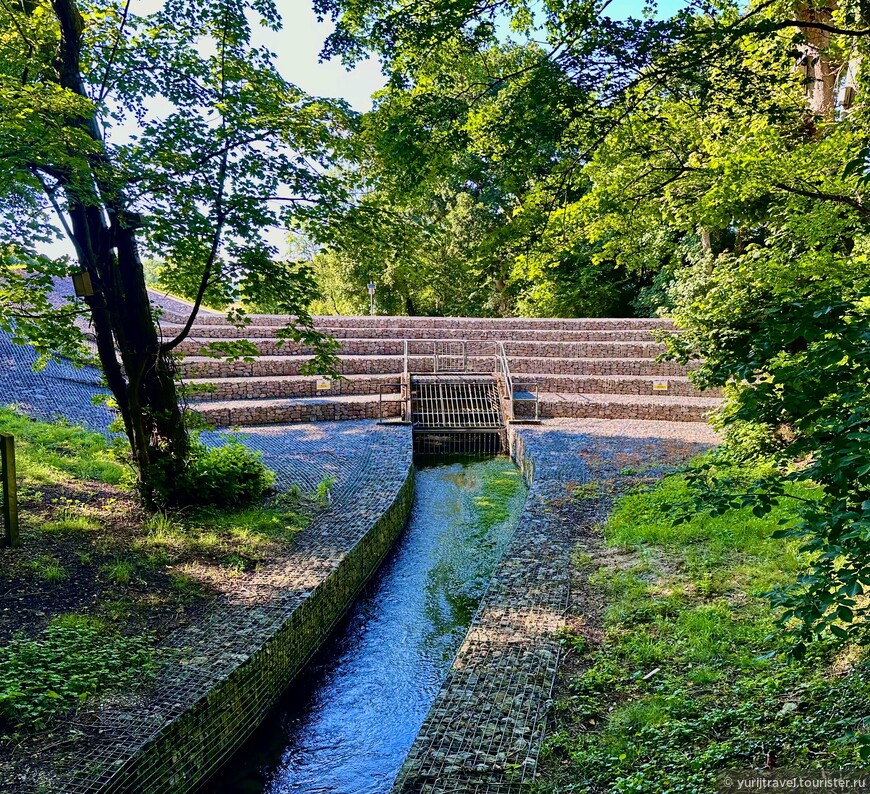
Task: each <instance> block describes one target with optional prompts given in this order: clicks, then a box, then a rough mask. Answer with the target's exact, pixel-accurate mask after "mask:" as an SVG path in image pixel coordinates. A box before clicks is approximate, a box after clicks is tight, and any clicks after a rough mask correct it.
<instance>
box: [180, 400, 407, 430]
mask: <svg viewBox="0 0 870 794" xmlns="http://www.w3.org/2000/svg"><path fill="white" fill-rule="evenodd" d="M399 397H400V395H398V394H389V395H384V399H383V406H381V405H379V400H378V398H377V397H374V398H373V397H372V396H371V395H368V394H362V395H359V394H352V395H340V396H336V397H301V398H294V399H277V400H221V401H205V402H200V403H195V404H194V405H193V407H194V408H195V410H196V411H197V413H198V414H200V416H202V417H203V418H204V419H206V420H207V421H209V422H211V423H212V424H214V425H215V426H216V427H233V426H236V425H273V424H287V423H291V422H331V421H338V420H345V419H378V418H379V417H380V415H381V407H382V408H383V416H384V418H394V417H398V416H400V415H401V402H400V400H399Z"/></svg>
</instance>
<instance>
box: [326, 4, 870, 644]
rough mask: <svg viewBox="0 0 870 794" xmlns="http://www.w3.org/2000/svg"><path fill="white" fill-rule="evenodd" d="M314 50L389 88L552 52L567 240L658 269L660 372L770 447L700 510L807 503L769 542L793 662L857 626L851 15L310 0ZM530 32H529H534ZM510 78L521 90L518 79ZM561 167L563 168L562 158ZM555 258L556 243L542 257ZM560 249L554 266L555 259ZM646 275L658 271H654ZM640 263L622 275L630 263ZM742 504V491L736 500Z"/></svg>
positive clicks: (863, 321) (865, 29)
mask: <svg viewBox="0 0 870 794" xmlns="http://www.w3.org/2000/svg"><path fill="white" fill-rule="evenodd" d="M322 8H323V10H324V11H325V12H326V11H329V12H331V13H333V14H334V17H335V19H336V21H337V23H338V26H337V28H336V33H335V35H334V37H333V38H332V40H331V41H330V42H329V45H328V47H329V50H330V51H334V52H339V53H342V54H344V55H345V56H346V57H349V58H354V57H359V56H360V54H361V53H362V52H364V51H365V49H366V48H374V49H376V50H377V51H378V52H379V54H380V55H381V57H382V58H385V59H386V62H387V63H388V64H389V65H390V66H391V67H392V70H393V79H394V81H395V82H397V83H401V82H402V81H410V82H413V81H414V79H415V75H416V70H417V69H418V68H419V64H420V63H422V62H425V61H426V59H428V58H430V57H432V54H431V53H432V52H433V51H438V50H439V48H444V47H446V46H450V45H451V43H453V42H456V41H461V42H464V43H465V44H467V45H468V46H478V45H479V43H480V42H481V41H483V42H486V46H489V44H490V43H491V42H492V41H493V39H494V38H495V37H496V34H495V32H496V31H497V29H498V26H497V23H498V22H499V21H500V20H502V21H503V20H504V19H508V20H510V21H511V22H512V24H513V27H514V29H515V30H526V31H530V30H537V31H538V32H539V34H540V35H542V36H544V37H546V38H547V41H548V44H549V49H548V50H547V53H546V61H547V62H548V63H547V64H546V65H544V64H543V59H542V67H541V68H548V69H549V68H551V66H550V65H551V64H555V65H556V67H557V68H558V69H559V70H561V72H562V73H563V74H564V75H565V82H566V84H569V85H571V86H572V88H573V89H574V93H573V94H572V99H571V100H570V114H571V117H572V119H574V120H575V122H576V123H575V124H574V125H573V126H571V127H569V128H567V131H568V132H570V134H571V136H572V137H573V138H575V139H576V140H580V141H582V147H580V148H578V149H576V150H575V151H574V153H573V156H568V157H565V158H561V159H560V161H559V163H558V164H557V165H556V166H555V167H554V169H553V173H554V174H556V173H561V174H562V175H563V178H564V179H565V181H566V182H568V183H570V184H581V183H582V180H583V179H585V180H586V182H587V188H586V189H585V190H584V191H580V192H579V193H580V194H579V195H575V196H573V197H572V198H569V199H568V200H565V201H561V202H559V203H558V205H557V212H556V213H554V214H553V215H554V217H559V216H561V217H562V219H563V220H564V221H565V232H566V236H564V237H563V238H562V239H563V240H565V241H567V242H568V243H570V242H571V241H574V240H576V241H585V242H586V243H587V244H594V245H596V246H599V251H600V255H603V256H604V257H608V256H609V257H612V258H613V259H614V260H615V261H616V262H620V263H622V264H623V265H624V266H625V267H636V266H637V264H643V263H647V264H652V263H655V262H657V263H658V265H659V266H660V267H661V268H662V270H661V271H660V272H661V273H663V274H664V275H665V276H666V277H667V278H668V279H669V280H670V284H665V283H663V282H662V281H661V280H660V281H659V283H658V288H659V289H661V288H665V289H666V290H667V292H668V293H669V294H668V297H667V299H668V301H669V303H670V306H671V307H672V311H673V314H674V316H675V317H676V319H677V321H678V323H679V324H680V325H681V326H682V328H683V329H684V333H683V334H682V335H680V336H679V337H677V338H675V339H673V340H671V342H670V344H671V350H672V354H673V355H675V356H677V357H678V358H681V359H682V360H684V361H688V360H699V363H700V369H699V370H698V372H697V375H696V376H695V377H696V382H697V383H699V385H701V386H722V387H724V388H725V389H726V394H727V398H728V401H727V407H726V410H725V412H724V413H723V415H722V417H721V422H722V423H723V426H724V428H725V431H726V435H727V436H728V437H729V438H730V439H733V440H734V442H735V443H733V445H732V447H733V449H738V448H739V446H740V445H739V444H737V443H736V441H737V439H738V438H739V437H741V436H742V437H743V438H744V439H745V437H746V435H747V429H749V430H750V431H751V432H752V433H754V434H755V435H756V437H761V438H763V441H764V449H765V452H766V453H768V454H772V455H773V457H774V459H775V461H776V463H777V464H778V472H779V474H778V476H777V477H775V478H772V479H767V480H765V481H763V482H759V483H755V484H750V485H749V487H748V488H747V487H744V486H745V484H741V483H735V482H732V481H728V480H724V481H723V480H721V479H720V478H719V477H718V472H717V470H716V466H715V465H713V466H711V467H707V468H705V469H703V470H702V471H700V472H699V473H698V474H697V477H696V482H697V484H698V486H699V489H698V492H699V498H700V499H701V501H702V503H704V504H706V505H708V506H709V507H711V508H712V509H714V510H726V509H730V508H731V507H734V506H747V505H751V506H752V507H753V509H754V510H755V511H756V512H757V513H759V514H764V513H765V512H766V511H768V510H769V509H770V507H771V506H772V505H773V504H775V503H776V502H777V501H778V500H782V499H788V498H793V494H791V493H790V491H789V488H788V482H789V481H790V480H791V481H800V482H802V483H804V484H805V485H806V484H808V485H810V486H815V492H816V493H817V494H818V496H817V498H813V499H810V500H807V501H803V502H801V503H800V505H801V506H800V508H799V509H798V510H797V511H796V514H797V516H798V518H797V520H796V522H795V523H794V525H792V526H788V527H784V528H783V533H784V534H789V535H793V536H796V537H798V538H800V539H801V541H802V542H803V546H804V549H805V550H806V551H807V552H809V560H810V561H809V564H808V569H807V571H806V572H805V574H804V575H802V576H801V577H800V579H799V581H797V582H795V583H794V585H793V586H792V587H790V588H786V589H784V590H783V591H780V592H777V593H775V594H774V599H775V601H776V603H777V604H778V605H780V606H781V607H782V613H781V614H782V618H783V626H784V628H786V629H788V630H790V631H792V632H793V633H794V637H795V640H796V642H795V645H794V648H795V652H796V653H797V654H800V653H802V652H803V650H804V648H805V645H806V642H807V641H808V640H809V639H812V638H815V637H817V636H820V635H823V634H825V633H827V632H830V633H831V634H833V635H834V636H835V637H837V638H839V639H849V638H853V637H854V638H864V637H865V636H866V629H867V626H868V623H870V611H868V606H867V600H866V595H867V592H868V589H870V543H868V540H867V538H868V522H870V481H868V477H870V409H868V406H870V377H868V360H867V350H868V345H867V342H868V341H870V318H868V306H870V264H868V250H870V226H868V224H870V203H868V198H867V189H868V184H870V177H868V171H870V149H868V148H867V141H868V140H870V118H868V105H867V101H866V91H867V81H868V77H867V72H866V65H865V64H866V62H867V58H866V55H867V52H866V50H867V46H868V41H870V20H868V18H867V13H866V8H865V7H864V6H863V5H862V4H859V3H852V2H844V3H836V4H831V3H827V4H822V3H818V2H813V0H810V2H800V3H797V4H794V3H786V2H779V0H761V2H753V3H749V4H747V5H743V4H739V3H721V4H716V5H712V4H711V5H706V4H702V3H689V4H687V5H686V8H685V10H684V11H683V12H681V13H679V14H677V15H675V16H674V17H672V18H670V19H666V20H654V19H652V18H648V19H643V20H632V19H629V20H612V19H609V18H607V17H606V12H602V11H599V10H598V7H597V6H595V5H593V4H587V3H577V4H568V5H567V6H566V4H564V3H556V2H552V3H551V2H546V0H545V2H544V3H542V4H536V5H535V6H534V9H533V7H532V6H530V5H528V4H526V3H523V2H521V0H507V2H503V1H502V0H491V2H487V0H484V2H483V3H476V4H464V3H454V2H450V1H449V0H443V2H440V1H439V0H435V1H434V2H431V3H427V4H425V5H420V4H414V5H409V4H400V3H391V2H388V1H387V2H372V1H371V0H324V2H323V3H322ZM535 14H537V18H536V17H535ZM504 79H511V80H513V79H519V80H525V79H526V75H525V73H524V74H523V75H522V76H520V75H515V76H509V77H505V78H504ZM566 151H570V150H569V149H568V148H567V147H566ZM558 245H561V244H560V243H557V246H558ZM557 250H558V249H557ZM650 260H653V262H652V263H651V262H650ZM632 263H634V264H632ZM736 487H739V488H740V490H739V491H735V488H736Z"/></svg>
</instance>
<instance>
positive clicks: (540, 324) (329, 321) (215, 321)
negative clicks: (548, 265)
mask: <svg viewBox="0 0 870 794" xmlns="http://www.w3.org/2000/svg"><path fill="white" fill-rule="evenodd" d="M291 319H292V318H289V317H287V316H282V315H271V314H253V315H248V317H247V318H246V320H247V321H248V326H249V331H251V328H256V327H258V326H267V327H280V326H284V325H286V324H287V323H288V322H289V321H290V320H291ZM312 320H313V321H314V325H315V327H316V328H351V329H383V328H417V329H423V328H432V329H439V328H440V329H458V330H462V331H469V330H474V329H477V330H501V331H514V330H517V329H528V330H530V331H560V330H561V331H618V330H634V331H637V330H643V329H654V328H666V329H673V328H674V324H673V322H672V321H671V320H668V319H662V318H656V317H652V318H649V317H643V318H634V317H628V318H625V317H593V318H585V317H584V318H576V319H570V318H566V319H562V318H526V317H522V318H512V317H494V318H487V317H386V316H382V315H377V316H374V317H368V316H358V317H338V316H333V315H324V316H316V317H313V318H312ZM186 321H187V315H186V314H181V313H178V312H175V311H171V310H164V312H163V314H162V315H161V323H162V325H164V326H170V325H183V324H184V323H185V322H186ZM195 325H196V326H197V327H198V326H203V325H219V326H225V327H232V326H228V324H227V320H226V315H224V314H222V313H217V312H216V313H210V312H200V313H199V315H198V316H197V318H196V323H195ZM251 335H252V336H253V335H255V332H253V331H251Z"/></svg>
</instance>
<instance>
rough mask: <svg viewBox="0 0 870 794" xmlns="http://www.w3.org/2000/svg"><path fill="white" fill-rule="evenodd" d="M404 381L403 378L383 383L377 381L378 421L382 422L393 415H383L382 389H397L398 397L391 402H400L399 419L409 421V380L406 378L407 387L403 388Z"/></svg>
mask: <svg viewBox="0 0 870 794" xmlns="http://www.w3.org/2000/svg"><path fill="white" fill-rule="evenodd" d="M405 383H406V381H405V380H403V381H402V382H400V383H384V382H383V381H380V382H379V383H378V423H379V424H383V423H384V420H385V419H390V418H394V417H388V416H384V389H385V388H389V389H395V388H398V389H399V395H400V396H399V399H398V400H392V401H391V402H398V403H400V404H401V409H400V413H399V419H400V420H401V421H402V422H409V421H410V417H411V387H410V380H407V384H408V387H407V388H405ZM395 393H396V392H395V391H389V392H387V394H395Z"/></svg>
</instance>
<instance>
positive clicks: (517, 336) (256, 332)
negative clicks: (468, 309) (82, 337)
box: [161, 323, 677, 350]
mask: <svg viewBox="0 0 870 794" xmlns="http://www.w3.org/2000/svg"><path fill="white" fill-rule="evenodd" d="M283 328H284V326H280V325H274V326H272V325H258V326H256V327H245V328H237V327H236V326H233V325H195V326H194V327H193V328H192V329H191V332H190V335H191V337H193V338H194V339H247V338H248V337H256V338H259V339H272V338H274V337H275V336H277V335H278V333H279V332H280V331H281V330H282V329H283ZM181 329H182V326H180V325H175V324H169V323H162V324H161V330H162V332H163V336H164V338H166V339H169V338H172V337H174V336H176V335H177V334H178V333H179V332H180V331H181ZM317 330H318V331H320V332H321V333H324V334H326V335H327V336H332V337H335V338H336V339H408V340H410V341H411V342H412V343H414V346H415V348H416V349H417V350H420V349H421V347H425V345H423V342H422V340H426V341H429V343H430V345H431V340H433V339H437V340H439V341H447V340H463V339H468V340H481V339H482V340H488V341H489V340H492V341H501V342H505V341H514V342H651V341H655V339H654V336H653V334H654V333H656V332H658V330H661V329H657V330H655V331H654V330H651V329H622V330H597V331H596V330H581V331H565V330H562V331H554V330H542V329H535V328H517V329H515V330H511V331H509V332H508V331H504V330H498V329H471V330H469V329H462V328H436V329H429V328H409V327H405V326H402V327H396V328H342V327H340V326H322V327H319V328H318V329H317ZM669 332H670V333H677V332H676V331H674V330H673V329H669Z"/></svg>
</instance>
